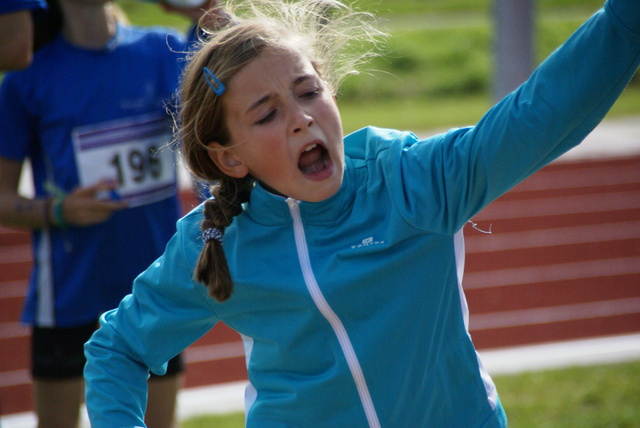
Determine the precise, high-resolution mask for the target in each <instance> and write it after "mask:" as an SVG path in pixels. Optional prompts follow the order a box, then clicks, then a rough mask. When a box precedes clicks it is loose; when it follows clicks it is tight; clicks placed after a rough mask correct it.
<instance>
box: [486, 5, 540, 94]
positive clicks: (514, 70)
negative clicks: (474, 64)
mask: <svg viewBox="0 0 640 428" xmlns="http://www.w3.org/2000/svg"><path fill="white" fill-rule="evenodd" d="M533 2H534V0H495V3H494V20H495V38H494V52H495V61H494V64H495V70H494V80H493V88H492V92H493V98H494V100H496V101H497V100H500V99H502V97H504V96H505V95H507V94H508V93H510V92H511V91H513V90H514V89H516V88H517V87H518V86H519V85H520V84H521V83H522V82H524V81H525V80H526V79H527V78H528V77H529V75H530V74H531V72H532V71H533V68H534V47H533V45H534V43H533V37H534V35H533V33H534V30H533V27H534V16H533V15H534V10H533V9H534V5H533Z"/></svg>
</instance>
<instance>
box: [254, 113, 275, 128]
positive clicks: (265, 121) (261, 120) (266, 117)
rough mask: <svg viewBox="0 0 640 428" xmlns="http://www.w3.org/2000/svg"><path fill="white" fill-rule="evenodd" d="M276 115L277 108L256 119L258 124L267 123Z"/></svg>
mask: <svg viewBox="0 0 640 428" xmlns="http://www.w3.org/2000/svg"><path fill="white" fill-rule="evenodd" d="M275 115H276V111H275V110H271V111H269V113H268V114H267V115H266V116H264V117H263V118H261V119H258V120H257V121H256V125H264V124H265V123H268V122H271V121H272V120H273V118H274V117H275Z"/></svg>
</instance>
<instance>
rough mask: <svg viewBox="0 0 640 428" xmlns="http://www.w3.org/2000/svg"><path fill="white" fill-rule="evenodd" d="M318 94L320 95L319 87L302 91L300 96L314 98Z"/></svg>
mask: <svg viewBox="0 0 640 428" xmlns="http://www.w3.org/2000/svg"><path fill="white" fill-rule="evenodd" d="M318 95H320V89H317V88H314V89H312V90H309V91H305V92H303V93H302V95H301V98H314V97H316V96H318Z"/></svg>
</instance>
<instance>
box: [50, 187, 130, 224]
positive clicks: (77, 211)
mask: <svg viewBox="0 0 640 428" xmlns="http://www.w3.org/2000/svg"><path fill="white" fill-rule="evenodd" d="M116 188H117V184H116V183H115V182H114V181H113V180H102V181H100V182H99V183H97V184H94V185H93V186H88V187H79V188H77V189H75V190H74V191H73V192H71V193H69V194H68V195H67V196H66V197H65V198H64V203H63V205H62V209H63V215H64V219H65V221H66V223H67V224H69V225H73V226H90V225H93V224H99V223H103V222H105V221H107V220H108V219H109V218H111V216H112V215H113V213H115V212H117V211H120V210H122V209H124V208H126V207H127V203H126V202H123V201H114V200H111V199H104V198H100V195H101V194H104V193H105V192H107V193H109V192H111V191H113V190H115V189H116Z"/></svg>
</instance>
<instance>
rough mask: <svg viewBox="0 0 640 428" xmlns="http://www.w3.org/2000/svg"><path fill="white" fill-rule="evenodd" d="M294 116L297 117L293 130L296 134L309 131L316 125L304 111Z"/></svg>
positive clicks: (294, 119) (294, 120) (299, 111)
mask: <svg viewBox="0 0 640 428" xmlns="http://www.w3.org/2000/svg"><path fill="white" fill-rule="evenodd" d="M294 114H295V116H294V118H293V125H292V130H293V133H294V134H297V133H299V132H300V131H303V130H305V129H307V128H309V127H311V126H312V125H313V124H314V120H313V118H312V117H311V116H310V115H308V114H307V113H305V112H304V111H303V110H301V109H300V110H298V111H297V112H296V113H294Z"/></svg>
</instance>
